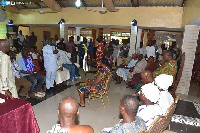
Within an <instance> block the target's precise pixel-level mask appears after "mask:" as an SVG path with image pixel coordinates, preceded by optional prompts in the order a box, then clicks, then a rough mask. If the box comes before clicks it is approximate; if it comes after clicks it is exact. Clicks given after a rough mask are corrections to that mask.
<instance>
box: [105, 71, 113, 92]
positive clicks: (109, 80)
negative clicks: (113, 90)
mask: <svg viewBox="0 0 200 133" xmlns="http://www.w3.org/2000/svg"><path fill="white" fill-rule="evenodd" d="M111 80H112V74H110V75H109V76H108V80H107V83H106V87H105V90H108V89H109V88H110V83H111Z"/></svg>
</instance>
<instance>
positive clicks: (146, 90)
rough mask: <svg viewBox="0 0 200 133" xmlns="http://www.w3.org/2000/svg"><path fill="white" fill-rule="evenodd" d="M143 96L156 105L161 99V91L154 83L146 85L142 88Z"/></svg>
mask: <svg viewBox="0 0 200 133" xmlns="http://www.w3.org/2000/svg"><path fill="white" fill-rule="evenodd" d="M142 94H143V95H144V96H145V97H146V98H147V99H149V100H150V101H151V102H153V103H156V102H157V101H158V99H159V98H160V97H159V96H160V91H159V89H158V87H157V86H155V85H154V83H149V84H145V85H144V86H142Z"/></svg>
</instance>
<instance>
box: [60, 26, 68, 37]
mask: <svg viewBox="0 0 200 133" xmlns="http://www.w3.org/2000/svg"><path fill="white" fill-rule="evenodd" d="M60 38H64V40H65V41H68V27H67V25H66V24H60Z"/></svg>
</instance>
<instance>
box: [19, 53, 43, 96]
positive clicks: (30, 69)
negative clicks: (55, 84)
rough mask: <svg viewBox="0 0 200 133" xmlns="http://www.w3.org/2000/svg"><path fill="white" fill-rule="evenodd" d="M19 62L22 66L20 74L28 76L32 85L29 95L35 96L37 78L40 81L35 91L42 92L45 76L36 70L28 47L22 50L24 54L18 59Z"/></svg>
mask: <svg viewBox="0 0 200 133" xmlns="http://www.w3.org/2000/svg"><path fill="white" fill-rule="evenodd" d="M17 64H18V65H19V67H20V76H22V77H24V78H26V79H27V80H28V81H30V82H31V84H32V86H31V88H30V93H29V96H30V97H31V98H34V97H35V94H34V87H35V85H36V83H37V80H36V79H39V82H38V83H37V86H36V90H35V92H36V93H38V92H39V93H38V94H40V91H41V88H42V85H43V82H44V77H43V76H42V75H41V74H39V73H37V72H36V71H35V69H34V67H35V66H34V64H33V62H32V59H31V57H30V56H28V51H27V49H23V50H22V56H21V57H20V58H19V59H18V60H17Z"/></svg>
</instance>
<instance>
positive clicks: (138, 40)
mask: <svg viewBox="0 0 200 133" xmlns="http://www.w3.org/2000/svg"><path fill="white" fill-rule="evenodd" d="M141 37H142V29H138V33H137V44H136V49H137V48H139V47H140V42H141Z"/></svg>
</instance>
